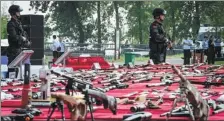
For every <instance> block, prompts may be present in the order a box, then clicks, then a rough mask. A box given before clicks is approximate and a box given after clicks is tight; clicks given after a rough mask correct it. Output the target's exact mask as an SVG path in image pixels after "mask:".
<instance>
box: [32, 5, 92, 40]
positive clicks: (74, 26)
mask: <svg viewBox="0 0 224 121" xmlns="http://www.w3.org/2000/svg"><path fill="white" fill-rule="evenodd" d="M95 3H96V2H92V1H53V2H52V3H51V4H50V1H42V2H40V1H31V2H30V5H31V6H32V8H35V10H39V11H42V12H46V11H47V10H48V8H49V11H50V12H52V13H51V16H50V18H51V19H52V22H53V23H54V25H55V27H53V30H56V31H58V32H59V33H61V35H62V36H68V37H70V38H72V39H75V40H78V43H84V42H85V41H86V40H87V39H88V38H90V37H91V35H92V31H93V29H94V26H93V23H94V22H93V21H92V20H93V19H92V14H93V11H94V10H95V6H94V5H95ZM89 21H90V22H89Z"/></svg>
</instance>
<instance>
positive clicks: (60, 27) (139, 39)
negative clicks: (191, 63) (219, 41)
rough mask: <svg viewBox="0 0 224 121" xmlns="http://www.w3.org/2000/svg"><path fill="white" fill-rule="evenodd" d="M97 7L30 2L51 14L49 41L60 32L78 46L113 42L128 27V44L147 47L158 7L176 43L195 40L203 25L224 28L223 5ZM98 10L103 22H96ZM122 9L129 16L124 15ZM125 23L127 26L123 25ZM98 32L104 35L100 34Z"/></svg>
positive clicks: (87, 3)
mask: <svg viewBox="0 0 224 121" xmlns="http://www.w3.org/2000/svg"><path fill="white" fill-rule="evenodd" d="M97 3H98V2H97V1H31V2H30V5H31V6H32V7H33V8H34V9H35V10H37V11H42V12H46V11H49V12H50V14H49V15H48V17H47V16H46V17H45V19H46V21H47V20H50V19H49V18H51V20H50V22H49V23H47V22H46V23H47V24H46V26H45V36H46V37H48V36H49V35H50V34H51V32H52V31H58V32H59V33H60V34H61V35H64V36H67V37H70V38H71V39H73V40H77V42H79V43H84V42H85V41H87V40H92V42H97V40H98V43H101V40H102V43H103V42H104V41H107V40H114V29H115V27H119V28H121V30H122V28H123V27H124V26H125V25H128V31H127V33H123V35H122V39H123V40H129V41H131V42H132V43H133V44H134V43H135V44H147V43H148V39H149V30H148V27H149V25H150V23H152V22H153V21H154V19H153V16H152V15H151V14H152V11H153V9H154V8H157V7H161V8H164V9H165V10H166V11H167V15H166V19H165V21H164V28H165V30H166V32H167V33H168V34H169V35H170V36H171V38H172V40H175V41H176V43H177V42H179V41H181V40H182V39H183V38H186V37H188V36H192V37H193V38H196V36H197V34H198V30H199V28H200V24H210V25H211V26H223V24H224V16H223V15H222V12H223V11H224V7H223V6H224V2H221V1H215V2H214V1H162V2H161V1H128V2H127V1H100V7H99V6H97V5H98V4H97ZM99 8H100V12H99V11H98V14H100V15H99V16H100V19H98V18H97V17H98V16H97V10H98V9H99ZM123 9H124V11H126V12H127V13H124V12H123V11H121V10H123ZM112 17H113V20H111V18H112ZM125 17H126V18H125ZM125 19H126V21H127V23H124V21H125ZM98 21H100V22H99V23H100V25H99V23H98ZM113 22H114V23H115V25H113V24H112V23H113ZM52 24H53V25H52ZM51 26H54V27H51ZM99 29H100V30H101V31H99V32H100V33H99V34H98V30H99ZM111 30H112V31H111ZM98 37H99V38H98ZM100 38H101V39H100Z"/></svg>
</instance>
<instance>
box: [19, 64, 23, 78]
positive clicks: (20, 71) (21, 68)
mask: <svg viewBox="0 0 224 121" xmlns="http://www.w3.org/2000/svg"><path fill="white" fill-rule="evenodd" d="M19 69H20V70H19V73H20V79H21V80H23V72H22V70H23V62H22V61H21V62H20V64H19Z"/></svg>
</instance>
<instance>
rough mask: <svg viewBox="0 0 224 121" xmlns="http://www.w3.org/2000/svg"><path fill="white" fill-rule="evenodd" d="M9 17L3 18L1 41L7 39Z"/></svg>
mask: <svg viewBox="0 0 224 121" xmlns="http://www.w3.org/2000/svg"><path fill="white" fill-rule="evenodd" d="M7 20H8V19H7V17H6V16H1V39H6V38H7V30H6V26H7Z"/></svg>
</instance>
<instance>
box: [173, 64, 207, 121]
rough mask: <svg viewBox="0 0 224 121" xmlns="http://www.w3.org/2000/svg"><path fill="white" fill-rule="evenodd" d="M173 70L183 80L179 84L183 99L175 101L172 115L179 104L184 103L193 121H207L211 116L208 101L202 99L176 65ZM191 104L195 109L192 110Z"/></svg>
mask: <svg viewBox="0 0 224 121" xmlns="http://www.w3.org/2000/svg"><path fill="white" fill-rule="evenodd" d="M172 68H173V70H174V72H176V73H177V75H178V76H179V77H180V78H181V80H180V82H179V84H180V92H181V98H177V99H175V100H174V103H173V106H172V109H171V111H170V114H172V111H173V109H174V108H175V106H176V103H177V102H180V101H184V102H185V105H186V106H187V107H188V109H189V113H190V116H191V119H192V120H193V121H195V120H203V121H207V120H208V115H209V105H208V103H207V101H206V100H204V99H203V98H202V97H201V95H200V93H199V91H198V90H197V88H195V87H194V85H192V84H191V83H190V82H189V81H188V80H187V79H186V78H185V77H184V76H183V75H182V74H181V72H180V70H178V69H177V68H176V67H175V66H174V65H173V66H172ZM190 104H191V105H192V107H193V109H191V108H190ZM169 116H170V115H169Z"/></svg>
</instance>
